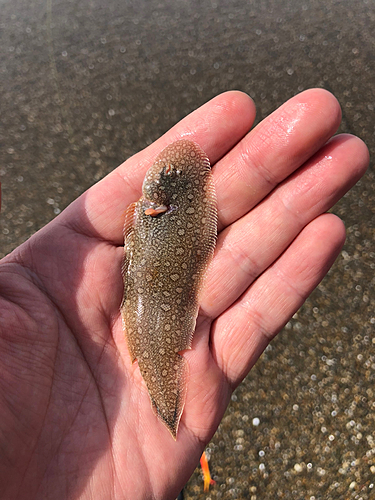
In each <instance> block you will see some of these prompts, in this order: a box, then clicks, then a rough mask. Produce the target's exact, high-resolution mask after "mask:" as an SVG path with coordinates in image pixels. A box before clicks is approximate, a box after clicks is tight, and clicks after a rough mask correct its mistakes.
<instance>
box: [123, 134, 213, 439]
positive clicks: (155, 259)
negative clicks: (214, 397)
mask: <svg viewBox="0 0 375 500" xmlns="http://www.w3.org/2000/svg"><path fill="white" fill-rule="evenodd" d="M142 191H143V196H142V197H141V198H140V199H139V200H138V201H137V202H136V203H133V204H132V205H130V206H129V208H128V210H127V212H126V216H125V226H124V237H125V242H124V247H125V258H124V263H123V268H122V275H123V280H124V297H123V301H122V305H121V314H122V319H123V326H124V331H125V335H126V339H127V344H128V348H129V352H130V356H131V360H132V362H134V361H135V360H137V361H138V365H139V368H140V371H141V374H142V377H143V379H144V381H145V383H146V386H147V389H148V392H149V394H150V398H151V402H152V406H153V408H154V410H155V411H156V413H157V415H158V416H159V417H160V418H161V420H162V421H163V422H164V424H165V425H166V426H167V427H168V429H169V431H170V432H171V434H172V436H173V437H174V438H176V435H177V428H178V424H179V421H180V417H181V414H182V411H183V407H184V402H185V393H186V382H187V364H186V361H185V359H184V358H183V357H182V356H181V355H180V352H181V351H183V350H185V349H190V347H191V342H192V337H193V333H194V329H195V323H196V318H197V314H198V299H199V292H200V290H201V286H202V281H203V277H204V274H205V271H206V269H207V266H208V263H209V260H210V258H211V256H212V254H213V251H214V247H215V241H216V232H217V211H216V198H215V191H214V185H213V181H212V175H211V168H210V163H209V160H208V158H207V156H206V154H205V153H204V152H203V151H202V149H201V148H200V147H199V146H198V145H197V144H195V143H193V142H191V141H188V140H184V139H183V140H179V141H176V142H174V143H172V144H170V145H169V146H167V147H166V148H165V149H164V150H163V151H162V152H161V153H160V154H159V156H158V157H157V158H156V160H155V163H154V164H153V165H152V167H151V168H150V169H149V170H148V172H147V173H146V176H145V179H144V182H143V188H142Z"/></svg>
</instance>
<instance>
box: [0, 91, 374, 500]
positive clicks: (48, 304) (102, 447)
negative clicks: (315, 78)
mask: <svg viewBox="0 0 375 500" xmlns="http://www.w3.org/2000/svg"><path fill="white" fill-rule="evenodd" d="M254 116H255V109H254V105H253V103H252V101H251V100H250V99H249V97H247V96H246V95H244V94H242V93H239V92H228V93H225V94H222V95H220V96H218V97H216V98H215V99H213V100H212V101H210V102H209V103H207V104H206V105H204V106H202V107H201V108H199V109H198V110H197V111H195V112H194V113H192V114H191V115H189V116H188V117H186V118H185V119H184V120H182V121H181V122H180V123H178V124H177V125H176V126H175V127H173V128H172V129H171V130H170V131H169V132H167V133H166V134H165V135H164V136H163V137H161V138H160V139H159V140H157V141H156V142H155V143H154V144H152V145H151V146H149V147H148V148H146V149H145V150H144V151H141V152H140V153H138V154H136V155H135V156H133V157H132V158H130V159H129V160H127V161H126V162H125V163H124V164H123V165H121V166H120V167H118V169H116V170H115V171H113V172H112V173H111V174H110V175H108V176H107V177H105V178H104V179H103V180H102V181H100V182H99V183H97V184H96V185H95V186H93V187H92V188H91V189H89V190H88V191H87V192H86V193H84V194H83V195H82V196H81V197H79V198H78V199H77V200H76V201H75V202H74V203H72V204H71V205H70V206H69V207H68V208H67V209H66V210H64V212H62V214H60V215H59V216H58V217H56V219H55V220H54V221H52V222H51V223H50V224H48V225H47V226H46V227H45V228H43V229H42V230H41V231H39V232H38V233H36V234H35V235H34V236H33V237H32V238H30V240H28V241H27V242H26V243H24V244H23V245H21V246H20V247H19V248H17V249H16V250H15V251H14V252H12V253H11V254H10V255H8V256H7V257H6V258H5V259H3V260H2V261H1V263H0V401H1V403H0V449H1V455H0V496H1V498H6V499H17V500H21V499H27V500H30V499H34V498H35V499H38V500H39V499H45V498H46V499H47V498H53V499H57V500H58V499H64V498H68V499H72V498H75V499H77V498H81V499H84V498H106V499H125V498H131V499H134V498H137V499H138V498H139V499H141V498H142V499H146V498H160V499H168V498H170V499H173V498H175V496H176V495H177V493H178V491H179V490H180V489H181V488H182V486H183V485H184V484H185V482H186V480H187V479H188V478H189V476H190V475H191V473H192V471H193V469H194V467H195V466H196V464H197V463H198V460H199V457H200V455H201V453H202V450H203V449H204V446H205V444H206V443H207V442H208V441H209V440H210V438H211V437H212V435H213V433H214V432H215V430H216V428H217V426H218V424H219V422H220V420H221V418H222V416H223V413H224V411H225V408H226V406H227V404H228V401H229V399H230V395H231V393H232V391H233V390H234V388H235V387H236V386H237V385H238V384H239V383H240V382H241V380H242V379H243V377H245V375H246V374H247V373H248V371H249V370H250V368H251V367H252V365H253V364H254V363H255V361H256V360H257V358H258V357H259V355H260V354H261V352H262V351H263V349H264V348H265V347H266V345H267V344H268V342H269V341H270V340H271V339H272V338H273V337H274V336H275V335H276V334H277V333H278V332H279V331H280V330H281V328H282V327H283V326H284V324H285V323H286V322H287V321H288V320H289V319H290V317H291V316H292V315H293V314H294V312H295V311H296V310H297V309H298V308H299V307H300V306H301V305H302V303H303V302H304V300H305V299H306V297H307V296H308V295H309V294H310V293H311V292H312V290H313V289H314V288H315V287H316V286H317V284H318V283H319V281H320V280H321V279H322V278H323V277H324V275H325V274H326V272H327V271H328V269H329V267H330V266H331V265H332V263H333V261H334V259H335V258H336V256H337V255H338V253H339V251H340V249H341V246H342V244H343V242H344V238H345V231H344V226H343V224H342V222H341V221H340V220H339V219H338V218H337V217H335V216H334V215H332V214H326V213H325V212H326V211H327V210H328V209H329V208H330V207H331V206H332V205H334V204H335V203H336V202H337V201H338V200H339V199H340V198H341V197H342V196H343V194H344V193H345V192H346V191H347V190H348V189H350V188H351V187H352V186H353V185H354V184H355V182H356V181H357V180H358V179H359V178H360V177H361V176H362V175H363V173H364V171H365V169H366V167H367V163H368V153H367V149H366V147H365V146H364V144H363V143H362V142H361V141H360V140H359V139H357V138H355V137H352V136H348V135H341V136H336V137H334V138H333V139H330V138H331V137H332V135H333V134H334V133H335V131H336V129H337V127H338V125H339V122H340V109H339V105H338V103H337V101H336V99H335V98H334V97H333V96H332V95H331V94H329V93H328V92H326V91H324V90H318V89H315V90H309V91H306V92H303V93H302V94H299V95H298V96H296V97H294V98H292V99H291V100H290V101H288V102H287V103H286V104H284V105H283V106H282V107H281V108H279V109H278V110H277V111H275V112H274V113H273V114H272V115H270V116H269V117H268V118H266V119H265V120H263V122H261V123H260V124H259V125H258V126H257V127H256V128H255V129H254V130H252V131H251V132H249V129H250V127H251V125H252V122H253V120H254ZM181 136H185V137H186V136H187V138H189V139H190V140H193V141H195V142H197V143H198V144H199V145H200V146H201V147H202V149H203V150H204V151H205V152H206V153H207V155H208V156H209V158H210V160H211V164H212V165H213V176H214V180H215V185H216V193H217V200H218V214H219V227H218V241H217V247H216V251H215V255H214V258H213V261H212V264H211V266H210V268H209V270H208V273H207V276H206V280H205V286H204V289H203V291H202V294H201V301H200V305H201V308H200V314H199V317H198V321H197V328H196V332H195V336H194V340H193V346H192V349H191V350H189V351H186V352H185V353H184V354H183V355H184V357H185V359H186V360H187V362H188V366H189V378H188V387H187V397H186V403H185V409H184V412H183V415H182V418H181V421H180V427H179V431H178V435H177V441H176V442H175V441H174V440H173V439H172V438H171V436H170V434H169V432H168V430H167V429H166V428H165V427H164V425H163V424H162V423H161V422H160V421H159V420H158V418H157V417H156V416H155V414H154V412H153V410H152V408H151V404H150V400H149V396H148V392H147V389H146V387H145V385H144V383H143V381H142V378H141V376H140V373H139V369H138V368H137V364H136V363H135V364H134V365H132V364H131V362H130V357H129V354H128V350H127V346H126V342H125V339H124V334H123V331H122V326H121V320H120V313H119V306H120V303H121V298H122V293H123V290H122V279H121V274H120V268H121V261H122V258H123V248H122V244H123V237H122V225H123V220H122V217H121V214H123V212H124V210H125V209H126V207H127V206H128V205H129V204H130V203H131V202H133V201H135V200H137V199H138V198H139V196H140V193H141V185H142V181H143V177H144V175H145V172H146V171H147V169H148V168H149V166H150V165H151V164H152V162H153V159H154V158H155V157H156V155H157V154H158V153H159V152H160V151H161V150H162V149H163V148H164V147H165V146H166V145H168V144H169V143H171V142H173V141H175V140H177V139H179V138H181ZM327 141H328V142H327Z"/></svg>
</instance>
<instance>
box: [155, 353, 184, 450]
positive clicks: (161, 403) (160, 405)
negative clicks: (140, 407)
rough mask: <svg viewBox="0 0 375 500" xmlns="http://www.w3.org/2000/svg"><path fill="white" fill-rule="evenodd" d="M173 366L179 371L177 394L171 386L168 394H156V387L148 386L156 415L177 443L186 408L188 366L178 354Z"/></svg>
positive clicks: (176, 380) (176, 378) (168, 388)
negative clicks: (178, 431)
mask: <svg viewBox="0 0 375 500" xmlns="http://www.w3.org/2000/svg"><path fill="white" fill-rule="evenodd" d="M173 364H174V365H177V366H178V369H177V370H176V373H177V377H176V376H175V382H176V385H175V389H174V391H175V392H174V391H173V390H171V388H170V386H169V387H166V388H165V389H167V390H168V391H167V392H165V391H163V393H161V392H159V391H156V392H155V391H154V387H150V385H149V384H147V383H146V385H148V391H149V394H150V398H151V403H152V408H153V410H154V412H155V414H156V415H157V416H158V417H159V418H160V420H161V421H162V422H163V423H164V425H165V426H166V427H167V429H168V430H169V432H170V433H171V434H172V437H173V439H174V440H175V441H176V439H177V430H178V425H179V423H180V419H181V415H182V412H183V409H184V406H185V399H186V385H187V378H188V365H187V362H186V360H185V359H184V358H183V357H182V356H180V355H179V354H177V357H176V359H175V361H174V363H173ZM172 369H173V368H172ZM167 378H168V377H167ZM170 380H171V379H169V381H170ZM150 389H151V390H150ZM175 393H176V394H175ZM165 394H167V397H168V399H167V400H166V399H165V396H164V395H165ZM174 394H175V395H174ZM172 395H174V396H172Z"/></svg>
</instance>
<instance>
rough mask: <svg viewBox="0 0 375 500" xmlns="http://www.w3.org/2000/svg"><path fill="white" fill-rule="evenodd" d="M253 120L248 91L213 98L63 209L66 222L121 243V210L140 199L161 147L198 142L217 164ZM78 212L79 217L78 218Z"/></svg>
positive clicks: (122, 218)
mask: <svg viewBox="0 0 375 500" xmlns="http://www.w3.org/2000/svg"><path fill="white" fill-rule="evenodd" d="M254 118H255V106H254V103H253V102H252V100H251V99H250V97H249V96H247V95H246V94H244V93H242V92H237V91H233V92H226V93H224V94H221V95H219V96H217V97H215V98H214V99H212V100H211V101H209V102H208V103H206V104H205V105H203V106H201V107H200V108H199V109H197V110H196V111H194V112H193V113H191V114H190V115H188V116H187V117H186V118H184V119H183V120H181V121H180V122H179V123H178V124H177V125H175V126H174V127H173V128H172V129H170V130H169V131H168V132H167V133H166V134H165V135H163V136H162V137H161V138H160V139H158V140H157V141H155V142H154V143H153V144H152V145H151V146H149V147H148V148H146V149H145V150H143V151H141V152H139V153H137V154H136V155H134V156H133V157H131V158H129V160H127V161H126V162H125V163H123V164H122V165H120V166H119V167H118V168H117V169H116V170H114V171H113V172H112V173H111V174H109V175H108V176H107V177H105V178H104V179H103V180H102V181H100V182H99V183H98V184H96V185H95V186H93V187H92V188H91V189H89V190H88V191H87V192H86V193H85V194H84V195H83V196H82V197H80V198H79V199H78V200H76V202H75V203H74V204H73V205H72V206H71V207H69V211H67V213H66V215H67V217H68V218H69V221H70V223H72V221H74V223H75V225H76V227H77V229H78V230H79V231H81V232H82V231H85V232H89V233H90V235H91V233H92V235H93V236H96V237H100V238H102V239H104V240H108V241H110V242H113V243H114V244H117V245H121V244H122V243H123V235H122V230H123V223H124V217H123V214H124V211H125V209H126V208H127V206H128V205H129V204H130V203H132V202H134V201H136V200H138V199H139V198H140V196H141V187H142V183H143V179H144V176H145V173H146V171H147V170H148V168H149V167H150V166H151V165H152V163H153V161H154V159H155V157H156V156H157V155H158V154H159V153H160V151H161V150H162V149H164V148H165V147H166V146H167V145H168V144H170V143H172V142H173V141H175V140H178V139H181V137H185V138H187V139H190V140H192V141H195V142H197V143H198V144H199V145H200V146H201V147H202V148H203V150H204V151H205V152H206V153H207V154H208V156H209V158H210V161H211V163H215V162H216V161H217V160H218V159H220V158H221V157H222V156H223V155H224V154H225V153H226V152H227V151H228V150H230V149H231V148H232V147H233V145H234V144H236V143H237V142H238V141H239V140H240V139H241V138H242V137H243V136H244V135H245V134H246V133H247V132H248V130H249V129H250V127H251V126H252V124H253V121H254ZM77 207H78V208H81V210H77ZM72 211H73V212H74V213H72ZM79 212H82V213H83V216H82V217H79V218H78V217H77V214H78V213H79Z"/></svg>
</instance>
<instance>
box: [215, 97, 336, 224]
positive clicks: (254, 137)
mask: <svg viewBox="0 0 375 500" xmlns="http://www.w3.org/2000/svg"><path fill="white" fill-rule="evenodd" d="M340 120H341V110H340V106H339V104H338V102H337V100H336V98H335V97H334V96H333V95H332V94H330V93H329V92H327V91H325V90H322V89H311V90H308V91H305V92H302V93H301V94H299V95H297V96H295V97H293V98H292V99H290V100H289V101H288V102H286V103H285V104H284V105H283V106H281V107H280V108H279V109H277V110H276V111H275V112H274V113H272V114H271V115H270V116H268V117H267V118H266V119H264V120H263V121H262V122H261V123H260V124H259V125H258V126H257V127H256V128H255V129H254V130H252V131H251V132H250V133H249V134H248V135H247V136H246V137H244V138H243V139H242V140H241V142H240V143H239V144H237V146H235V147H234V148H233V149H232V151H230V152H229V153H228V154H227V155H226V156H225V157H224V158H223V159H222V160H221V161H219V162H218V164H217V165H215V168H214V175H215V185H216V193H217V199H218V208H219V214H218V215H219V229H221V228H222V227H224V226H226V225H228V224H230V223H232V222H233V221H234V220H237V219H238V218H239V217H241V216H242V215H244V214H245V213H246V212H248V211H249V210H251V208H253V207H254V206H255V205H256V204H257V203H259V201H261V200H262V199H263V198H264V197H265V196H266V195H267V194H268V193H269V192H270V191H271V190H272V189H273V188H274V187H275V186H276V185H277V184H279V183H280V182H282V181H283V180H284V179H286V178H287V177H288V176H289V175H290V174H291V173H293V172H294V171H295V170H296V169H297V168H299V167H300V166H301V165H302V164H303V163H304V162H305V161H306V160H308V158H310V156H312V155H313V154H314V153H315V152H316V151H318V150H319V148H320V147H321V146H322V145H323V144H324V143H325V142H326V141H327V140H328V139H329V138H330V137H331V136H332V135H333V134H334V133H335V132H336V130H337V128H338V126H339V124H340Z"/></svg>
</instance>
